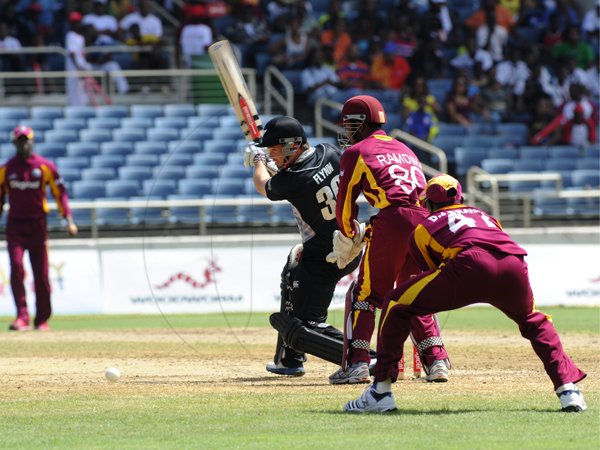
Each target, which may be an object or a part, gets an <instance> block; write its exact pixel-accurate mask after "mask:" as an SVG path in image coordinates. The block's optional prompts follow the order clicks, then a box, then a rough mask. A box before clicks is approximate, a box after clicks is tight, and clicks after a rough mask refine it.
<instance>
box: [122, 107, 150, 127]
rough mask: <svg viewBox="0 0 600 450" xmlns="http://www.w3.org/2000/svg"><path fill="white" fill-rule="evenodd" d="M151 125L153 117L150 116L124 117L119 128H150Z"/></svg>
mask: <svg viewBox="0 0 600 450" xmlns="http://www.w3.org/2000/svg"><path fill="white" fill-rule="evenodd" d="M132 108H133V106H132ZM153 126H154V119H153V118H151V117H125V118H124V119H121V128H122V129H123V130H141V129H144V130H145V129H146V128H152V127H153Z"/></svg>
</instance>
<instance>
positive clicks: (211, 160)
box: [194, 153, 227, 166]
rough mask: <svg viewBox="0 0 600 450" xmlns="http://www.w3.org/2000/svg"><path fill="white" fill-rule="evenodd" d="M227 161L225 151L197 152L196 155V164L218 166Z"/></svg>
mask: <svg viewBox="0 0 600 450" xmlns="http://www.w3.org/2000/svg"><path fill="white" fill-rule="evenodd" d="M226 161H227V155H226V154H225V153H196V154H195V155H194V165H195V166H205V165H206V166H217V165H223V164H225V162H226Z"/></svg>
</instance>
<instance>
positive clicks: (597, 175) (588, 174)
mask: <svg viewBox="0 0 600 450" xmlns="http://www.w3.org/2000/svg"><path fill="white" fill-rule="evenodd" d="M571 180H572V181H573V186H574V187H582V188H597V187H599V186H600V172H598V170H597V169H596V170H592V169H581V170H574V171H573V172H572V173H571Z"/></svg>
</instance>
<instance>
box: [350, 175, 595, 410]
mask: <svg viewBox="0 0 600 450" xmlns="http://www.w3.org/2000/svg"><path fill="white" fill-rule="evenodd" d="M425 196H426V200H425V202H426V205H427V208H428V209H429V210H430V211H431V214H430V215H429V217H427V218H426V219H425V220H424V221H423V222H422V223H421V224H420V225H418V226H417V228H416V229H415V231H414V232H413V234H412V235H411V239H410V242H409V245H410V252H411V254H412V255H413V257H414V258H415V259H416V260H417V261H418V263H419V265H420V267H421V269H422V270H423V272H422V273H421V274H420V275H418V276H416V277H414V278H412V279H410V280H409V281H406V282H405V283H403V284H401V285H399V286H398V287H397V288H396V289H394V290H393V291H392V292H391V293H390V295H389V296H388V297H387V298H386V301H385V304H384V307H383V310H382V315H381V318H380V322H379V338H378V341H377V356H378V358H377V364H376V365H375V373H374V375H375V381H374V383H373V384H372V385H371V386H369V387H368V388H367V389H366V390H365V392H364V393H363V394H362V395H361V396H360V397H359V398H358V399H357V400H353V401H351V402H348V403H347V404H346V405H345V406H344V410H345V411H348V412H385V411H391V410H394V409H396V403H395V401H394V397H393V394H392V392H391V383H393V382H395V381H396V378H397V376H398V364H397V363H398V361H399V360H400V358H401V357H402V344H403V343H404V341H405V340H406V338H407V337H408V334H409V332H410V320H411V318H412V317H413V316H415V315H421V314H431V313H433V312H436V311H448V310H453V309H457V308H460V307H462V306H466V305H470V304H473V303H480V302H484V303H489V304H491V305H493V306H495V307H496V308H498V309H500V310H501V311H502V312H503V313H504V314H506V315H507V316H508V317H509V318H511V319H512V320H514V321H515V322H516V323H517V324H518V325H519V330H520V331H521V335H522V336H523V337H524V338H526V339H529V341H530V342H531V346H532V347H533V350H534V351H535V353H536V354H537V355H538V357H539V358H540V359H541V360H542V362H543V364H544V368H545V370H546V373H547V374H548V376H549V377H550V379H551V380H552V383H553V385H554V389H555V391H556V395H557V396H558V398H559V400H560V404H561V407H562V410H563V411H566V412H578V411H584V410H585V409H586V408H587V407H586V404H585V401H584V399H583V395H582V394H581V392H580V391H579V389H578V388H577V386H576V385H575V383H577V382H578V381H581V380H582V379H584V378H585V376H586V374H585V373H584V372H582V371H581V370H579V369H578V368H577V366H576V365H575V364H574V363H573V361H571V359H570V358H569V357H568V356H567V355H566V353H565V352H564V350H563V347H562V344H561V342H560V338H559V336H558V334H557V332H556V330H555V329H554V326H553V325H552V321H551V320H550V316H547V315H545V314H543V313H541V312H539V311H537V310H536V309H535V304H534V299H533V293H532V291H531V286H530V284H529V276H528V274H527V264H526V263H525V260H524V257H525V255H526V252H525V250H523V249H522V248H521V247H520V246H519V245H517V244H516V243H515V242H514V241H513V240H512V239H511V238H510V237H509V236H508V235H507V234H506V233H505V232H504V231H502V228H501V226H500V224H499V222H498V221H497V220H496V219H494V218H493V217H491V216H488V215H487V214H486V213H485V212H483V211H481V210H479V209H477V208H472V207H468V206H465V205H463V204H462V200H463V199H462V189H461V186H460V184H459V182H458V181H457V180H456V179H454V178H452V177H451V176H449V175H439V176H437V177H434V178H432V179H431V180H430V181H429V183H427V188H426V190H425Z"/></svg>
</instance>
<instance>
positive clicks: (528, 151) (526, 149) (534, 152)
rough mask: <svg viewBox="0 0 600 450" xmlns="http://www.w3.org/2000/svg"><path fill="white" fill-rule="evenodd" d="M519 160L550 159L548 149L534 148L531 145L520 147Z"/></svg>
mask: <svg viewBox="0 0 600 450" xmlns="http://www.w3.org/2000/svg"><path fill="white" fill-rule="evenodd" d="M520 155H521V159H539V160H542V161H543V160H546V159H548V158H549V157H550V152H549V151H548V147H536V146H532V145H526V146H522V147H521V153H520Z"/></svg>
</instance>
